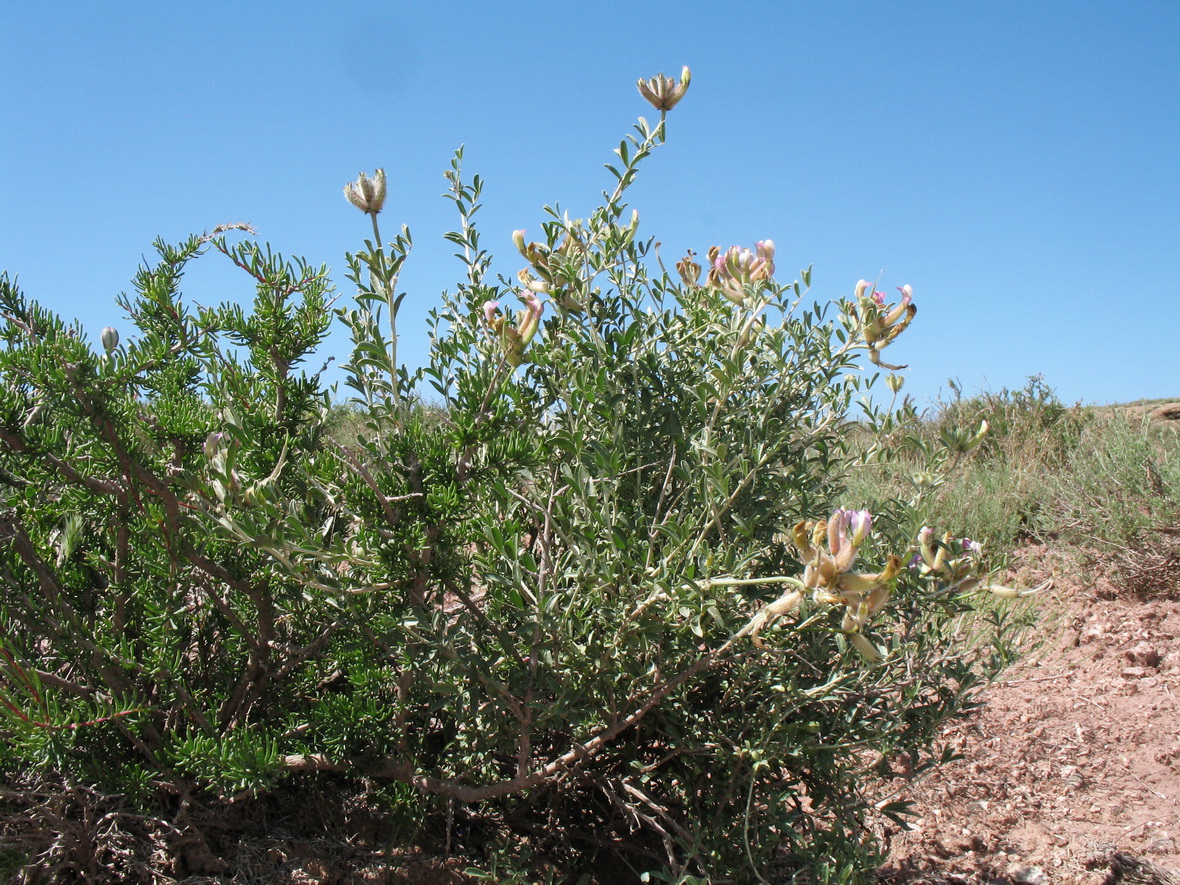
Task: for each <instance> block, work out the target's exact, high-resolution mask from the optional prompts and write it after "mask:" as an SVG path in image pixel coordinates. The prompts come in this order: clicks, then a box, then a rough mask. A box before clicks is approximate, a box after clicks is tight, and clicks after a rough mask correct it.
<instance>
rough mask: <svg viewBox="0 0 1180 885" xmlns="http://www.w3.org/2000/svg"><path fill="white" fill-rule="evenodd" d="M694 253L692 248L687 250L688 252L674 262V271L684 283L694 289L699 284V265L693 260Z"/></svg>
mask: <svg viewBox="0 0 1180 885" xmlns="http://www.w3.org/2000/svg"><path fill="white" fill-rule="evenodd" d="M695 257H696V253H695V252H693V251H692V249H689V250H688V254H687V255H685V256H684V257H683V258H681V259H680V260H679V261H677V262H676V272H677V273H679V274H680V279H681V281H682V282H683V283H684V285H686V286H688V287H689V288H693V289H695V288H696V287H697V286H699V285H700V279H701V266H700V265H699V264H697V263H696V262H695V261H693V258H695Z"/></svg>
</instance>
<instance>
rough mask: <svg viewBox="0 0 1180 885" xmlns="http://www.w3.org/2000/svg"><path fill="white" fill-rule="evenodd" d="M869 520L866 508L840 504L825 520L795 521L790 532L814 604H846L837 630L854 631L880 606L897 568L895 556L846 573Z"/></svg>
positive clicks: (879, 608) (865, 535)
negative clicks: (876, 566)
mask: <svg viewBox="0 0 1180 885" xmlns="http://www.w3.org/2000/svg"><path fill="white" fill-rule="evenodd" d="M872 524H873V517H872V515H871V514H870V513H869V512H868V511H867V510H846V509H843V508H842V509H840V510H837V511H836V512H835V513H833V514H832V516H831V518H830V519H828V520H827V521H824V520H820V521H818V522H813V521H810V520H808V521H806V522H800V523H799V524H798V525H796V526H795V528H794V529H793V530H792V531H791V540H792V542H793V543H794V545H795V548H796V550H798V553H799V561H800V562H802V563H803V566H804V569H803V586H804V587H806V588H807V589H808V590H811V591H812V597H813V598H814V600H815V601H816V602H819V603H823V604H827V605H843V606H844V607H845V612H844V621H843V624H842V625H841V629H842V630H845V631H848V632H849V633H856V632H858V631H859V630H860V629H861V628H862V627H864V626H865V625H866V624H868V622H869V621H870V620H872V618H873V616H874V615H876V614H877V613H878V612H879V611H881V609H883V608H884V607H885V604H886V603H887V602H888V601H889V597H890V595H891V594H892V593H893V584H894V582H895V580H896V578H897V575H898V573H899V572H900V571H901V559H900V557H897V556H890V557H889V559H888V560H887V561H886V563H885V567H884V568H883V569H881V571H879V572H877V573H875V574H866V573H862V572H852V571H851V568H852V564H853V563H854V562H855V561H856V556H857V554H858V553H859V551H860V548H861V546H862V545H863V544H864V542H865V539H866V538H867V537H868V534H869V530H870V529H871V528H872ZM858 647H859V644H858Z"/></svg>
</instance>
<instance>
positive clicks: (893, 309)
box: [856, 280, 918, 372]
mask: <svg viewBox="0 0 1180 885" xmlns="http://www.w3.org/2000/svg"><path fill="white" fill-rule="evenodd" d="M897 291H899V292H900V293H901V300H900V301H898V303H897V304H895V305H889V304H886V303H885V293H884V292H876V291H873V286H872V284H871V283H870V282H868V281H867V280H861V281H860V282H858V283H857V284H856V302H857V308H858V311H859V314H860V326H861V333H862V334H863V335H864V338H865V344H866V345H867V346H868V349H869V359H870V360H872V362H873V363H874V364H875V365H878V366H880V367H881V368H883V369H889V370H890V371H891V372H896V371H898V370H900V369H904V368H905V366H892V365H890V364H889V363H883V362H881V349H882V348H884V347H886V346H887V345H888V344H889V343H890V342H892V341H893V340H894V339H895V338H896V337H897V336H898V335H900V334H901V333H902V332H904V331H905V330H906V326H908V325H909V324H910V322H911V321H912V320H913V318H914V315H915V314H917V312H918V308H917V305H915V304H914V303H913V300H914V290H913V288H912V287H910V286H909V285H905V286H899V287H898V289H897Z"/></svg>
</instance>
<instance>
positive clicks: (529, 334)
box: [483, 289, 545, 368]
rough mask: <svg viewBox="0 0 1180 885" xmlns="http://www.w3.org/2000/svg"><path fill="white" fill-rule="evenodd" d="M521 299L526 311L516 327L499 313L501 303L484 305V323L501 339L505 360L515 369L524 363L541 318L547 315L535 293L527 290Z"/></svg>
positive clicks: (494, 302)
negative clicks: (526, 351) (525, 353)
mask: <svg viewBox="0 0 1180 885" xmlns="http://www.w3.org/2000/svg"><path fill="white" fill-rule="evenodd" d="M520 299H521V300H522V301H523V302H524V310H523V311H521V312H520V313H519V315H518V319H517V324H516V326H515V327H513V326H511V325H509V324H508V323H507V322H506V321H505V319H504V317H502V316H500V314H499V313H498V311H499V308H500V302H498V301H485V302H484V304H483V318H484V322H485V323H487V326H488V328H489V329H491V330H492V332H493V333H494V334H495V335H496V337H497V338H498V339H499V342H500V347H501V348H502V349H503V351H504V360H505V362H507V363H508V365H510V366H512V367H513V368H516V367H517V366H519V365H520V364H521V363H523V362H524V352H525V349H526V348H527V347H528V346H529V342H530V341H532V340H533V338H534V337H536V334H537V329H538V328H539V327H540V324H541V316H542V315H543V314H544V313H545V305H544V304H542V303H541V299H539V298H538V297H537V296H536V294H534V293H533V292H531V291H529V290H527V289H526V290H525V291H524V292H522V293H521V295H520Z"/></svg>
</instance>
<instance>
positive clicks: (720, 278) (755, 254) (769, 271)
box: [677, 240, 774, 307]
mask: <svg viewBox="0 0 1180 885" xmlns="http://www.w3.org/2000/svg"><path fill="white" fill-rule="evenodd" d="M692 266H693V265H692V264H691V263H690V264H687V265H686V267H685V268H684V269H681V276H682V277H684V276H685V273H686V271H691V269H692ZM677 268H678V269H680V265H677ZM772 276H774V240H759V241H758V242H757V243H755V244H754V250H753V251H750V250H749V249H743V248H742V247H741V246H730V247H729V248H728V249H726V250H725V251H724V252H722V251H721V248H720V247H719V246H712V247H710V249H709V275H708V277H706V280H705V284H706V285H707V286H709V288H711V289H718V290H720V291H721V294H722V295H724V296H725V297H726V298H728V299H729V300H730V301H732V302H733V303H734V304H736V305H738V306H739V307H744V306H745V305H746V302H747V301H748V299H749V293H748V287H750V286H757V287H761V286H763V285H765V284H766V283H767V282H769V280H770V278H771V277H772Z"/></svg>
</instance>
